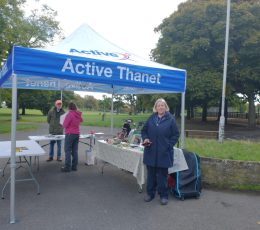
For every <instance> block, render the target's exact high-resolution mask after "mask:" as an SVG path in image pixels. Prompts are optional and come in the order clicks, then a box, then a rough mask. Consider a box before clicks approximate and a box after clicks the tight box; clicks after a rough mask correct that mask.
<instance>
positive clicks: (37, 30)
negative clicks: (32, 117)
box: [0, 0, 62, 114]
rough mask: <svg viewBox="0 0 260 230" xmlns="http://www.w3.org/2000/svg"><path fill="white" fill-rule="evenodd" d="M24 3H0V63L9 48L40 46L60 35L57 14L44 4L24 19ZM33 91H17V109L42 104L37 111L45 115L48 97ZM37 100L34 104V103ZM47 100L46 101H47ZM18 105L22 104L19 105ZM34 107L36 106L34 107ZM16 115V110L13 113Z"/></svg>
mask: <svg viewBox="0 0 260 230" xmlns="http://www.w3.org/2000/svg"><path fill="white" fill-rule="evenodd" d="M25 3H26V0H0V63H2V62H3V61H4V60H5V58H6V57H7V55H8V53H10V51H11V49H12V47H13V45H21V46H25V47H43V46H45V45H46V44H48V43H51V42H52V41H53V40H54V39H55V37H56V36H61V35H62V34H61V28H60V27H59V22H58V21H56V20H55V17H56V15H57V13H56V12H55V11H54V10H52V9H51V8H50V7H48V6H47V5H42V8H41V9H40V10H33V11H32V13H31V15H29V16H28V17H26V16H25V12H24V10H23V6H24V4H25ZM39 94H40V93H39V92H37V91H30V92H29V91H22V90H18V96H19V97H18V108H19V107H22V109H23V114H25V107H27V108H37V105H39V104H42V106H41V111H42V112H43V113H44V114H45V113H46V110H47V109H48V108H49V106H50V105H48V104H47V103H46V100H47V99H48V98H49V97H51V96H52V94H49V93H46V91H45V93H42V97H39ZM34 98H37V99H38V103H37V104H36V103H35V102H34ZM47 101H48V100H47ZM21 103H22V104H21ZM34 106H36V107H34ZM17 114H18V111H17Z"/></svg>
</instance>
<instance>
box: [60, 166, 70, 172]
mask: <svg viewBox="0 0 260 230" xmlns="http://www.w3.org/2000/svg"><path fill="white" fill-rule="evenodd" d="M61 171H62V172H70V169H69V168H67V167H65V166H63V167H61Z"/></svg>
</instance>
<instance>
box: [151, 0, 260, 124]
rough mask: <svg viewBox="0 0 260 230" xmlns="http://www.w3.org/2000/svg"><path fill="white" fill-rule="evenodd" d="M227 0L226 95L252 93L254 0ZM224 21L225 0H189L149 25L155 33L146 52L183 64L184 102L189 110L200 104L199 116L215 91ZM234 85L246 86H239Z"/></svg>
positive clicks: (256, 17) (218, 87)
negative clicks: (157, 36)
mask: <svg viewBox="0 0 260 230" xmlns="http://www.w3.org/2000/svg"><path fill="white" fill-rule="evenodd" d="M232 2H233V4H232V11H231V25H230V35H231V36H230V52H229V61H228V63H229V66H228V84H229V85H228V90H227V92H228V93H229V94H227V97H230V96H232V95H233V94H234V93H244V94H245V93H247V95H248V98H250V95H251V94H253V96H251V97H255V95H256V94H259V88H260V87H259V81H260V78H259V69H257V68H256V66H257V64H256V63H259V54H260V52H259V48H260V46H259V41H260V39H259V31H260V30H259V26H260V20H259V17H260V13H259V1H232ZM247 17H248V19H247V20H244V18H247ZM225 25H226V2H225V1H221V0H217V1H212V0H207V1H205V0H197V1H194V0H193V1H187V2H186V3H183V4H181V5H180V6H179V9H178V11H177V12H175V13H173V14H172V15H171V16H170V17H168V18H166V19H164V21H163V23H162V24H160V25H159V26H158V27H157V28H155V31H156V32H160V33H161V38H160V39H159V41H158V43H157V47H156V48H155V49H154V50H152V52H151V55H152V57H153V59H154V60H156V61H158V62H161V63H164V64H167V65H171V66H177V67H179V68H184V69H186V70H187V73H188V78H187V92H186V97H187V99H186V101H187V102H188V103H187V106H188V108H189V110H191V109H192V108H194V107H196V106H201V107H202V108H203V116H202V120H204V121H205V120H206V114H207V107H208V105H209V104H218V100H219V98H220V96H221V91H222V87H221V86H222V75H223V74H222V73H223V60H224V44H225ZM239 25H241V26H239ZM249 35H250V36H249ZM235 51H236V52H235ZM238 51H239V52H238ZM245 59H247V60H245ZM256 70H258V72H257V71H256ZM239 82H240V83H239ZM239 85H242V86H243V87H244V88H246V89H247V91H246V90H243V92H241V91H242V90H241V89H239V87H238V86H239ZM252 86H254V87H252ZM257 89H258V90H257ZM250 93H251V94H250ZM250 113H252V112H250ZM253 114H254V113H253Z"/></svg>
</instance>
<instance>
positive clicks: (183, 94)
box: [181, 93, 185, 149]
mask: <svg viewBox="0 0 260 230" xmlns="http://www.w3.org/2000/svg"><path fill="white" fill-rule="evenodd" d="M184 112H185V93H182V94H181V148H182V149H183V148H184V138H185V135H184V130H185V127H184V125H185V114H184Z"/></svg>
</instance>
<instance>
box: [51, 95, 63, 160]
mask: <svg viewBox="0 0 260 230" xmlns="http://www.w3.org/2000/svg"><path fill="white" fill-rule="evenodd" d="M64 113H65V111H64V110H63V109H62V101H61V100H57V101H56V102H55V107H54V108H52V109H51V110H50V111H49V112H48V116H47V122H48V124H49V134H52V135H62V134H63V127H62V125H60V116H61V115H63V114H64ZM55 143H57V161H62V160H61V140H57V141H54V140H52V141H50V151H49V158H48V160H47V161H48V162H49V161H52V160H53V156H54V145H55Z"/></svg>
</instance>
